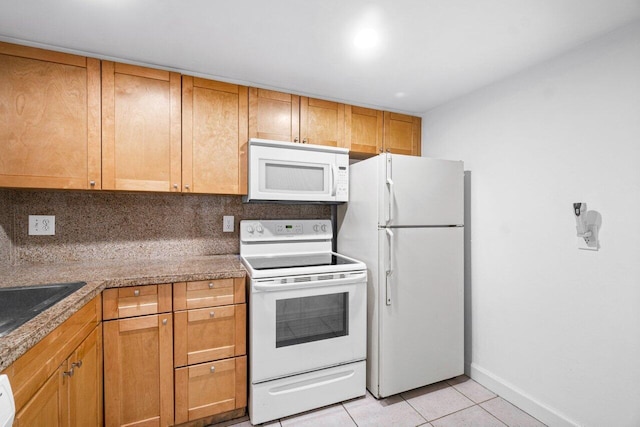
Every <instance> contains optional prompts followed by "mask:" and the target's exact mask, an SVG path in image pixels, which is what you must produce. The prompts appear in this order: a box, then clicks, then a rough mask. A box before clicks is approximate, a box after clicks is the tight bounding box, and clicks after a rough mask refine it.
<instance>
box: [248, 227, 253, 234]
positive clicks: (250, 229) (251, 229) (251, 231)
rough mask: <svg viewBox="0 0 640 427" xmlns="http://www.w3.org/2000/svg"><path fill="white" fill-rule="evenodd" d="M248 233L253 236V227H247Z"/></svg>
mask: <svg viewBox="0 0 640 427" xmlns="http://www.w3.org/2000/svg"><path fill="white" fill-rule="evenodd" d="M247 231H248V232H249V234H253V227H252V226H248V227H247Z"/></svg>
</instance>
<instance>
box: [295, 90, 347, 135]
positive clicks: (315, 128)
mask: <svg viewBox="0 0 640 427" xmlns="http://www.w3.org/2000/svg"><path fill="white" fill-rule="evenodd" d="M300 138H301V139H302V142H303V143H305V144H318V145H330V146H332V147H344V104H340V103H338V102H331V101H324V100H322V99H314V98H307V97H306V96H302V97H300Z"/></svg>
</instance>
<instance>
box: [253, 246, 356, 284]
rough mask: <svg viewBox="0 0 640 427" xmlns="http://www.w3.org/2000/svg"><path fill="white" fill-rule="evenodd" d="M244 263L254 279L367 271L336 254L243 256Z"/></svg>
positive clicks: (352, 260) (349, 259)
mask: <svg viewBox="0 0 640 427" xmlns="http://www.w3.org/2000/svg"><path fill="white" fill-rule="evenodd" d="M242 261H243V263H244V264H245V266H246V267H247V269H248V270H249V275H250V276H251V277H253V278H256V277H276V276H289V275H302V274H318V273H327V272H340V271H355V270H364V269H366V266H365V265H364V264H363V263H362V262H360V261H357V260H355V259H352V258H349V257H346V256H344V255H340V254H337V253H335V252H320V253H306V254H284V255H254V256H243V257H242Z"/></svg>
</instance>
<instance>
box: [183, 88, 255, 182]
mask: <svg viewBox="0 0 640 427" xmlns="http://www.w3.org/2000/svg"><path fill="white" fill-rule="evenodd" d="M248 102H249V98H248V89H247V88H246V87H245V86H238V85H233V84H229V83H221V82H216V81H212V80H205V79H200V78H197V77H191V76H183V77H182V183H183V191H188V192H192V193H217V194H247V139H248V132H249V130H248V126H249V125H248V120H249V118H248V115H249V107H248Z"/></svg>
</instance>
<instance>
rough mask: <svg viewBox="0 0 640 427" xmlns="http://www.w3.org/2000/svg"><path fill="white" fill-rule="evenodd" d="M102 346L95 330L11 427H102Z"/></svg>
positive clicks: (98, 330)
mask: <svg viewBox="0 0 640 427" xmlns="http://www.w3.org/2000/svg"><path fill="white" fill-rule="evenodd" d="M101 343H102V327H101V326H97V327H96V328H95V329H94V330H93V331H92V332H91V333H90V334H89V336H88V337H87V338H86V339H85V340H84V341H83V342H82V344H80V346H78V348H77V349H76V350H75V351H74V352H73V354H72V355H71V356H70V357H69V358H68V359H67V360H65V361H64V362H63V363H62V364H61V365H60V366H59V367H58V369H57V370H56V371H55V373H54V374H53V375H51V377H49V379H48V380H47V381H46V382H45V384H44V385H43V386H42V387H40V389H39V390H38V391H37V393H36V394H35V395H34V396H33V397H32V398H31V400H29V402H27V404H26V405H24V407H23V408H22V410H20V412H18V414H17V416H16V420H15V423H14V427H31V426H38V427H40V426H42V427H49V426H51V427H54V426H56V427H57V426H60V427H67V426H74V427H75V426H77V427H85V426H86V427H99V426H102V345H101Z"/></svg>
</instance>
